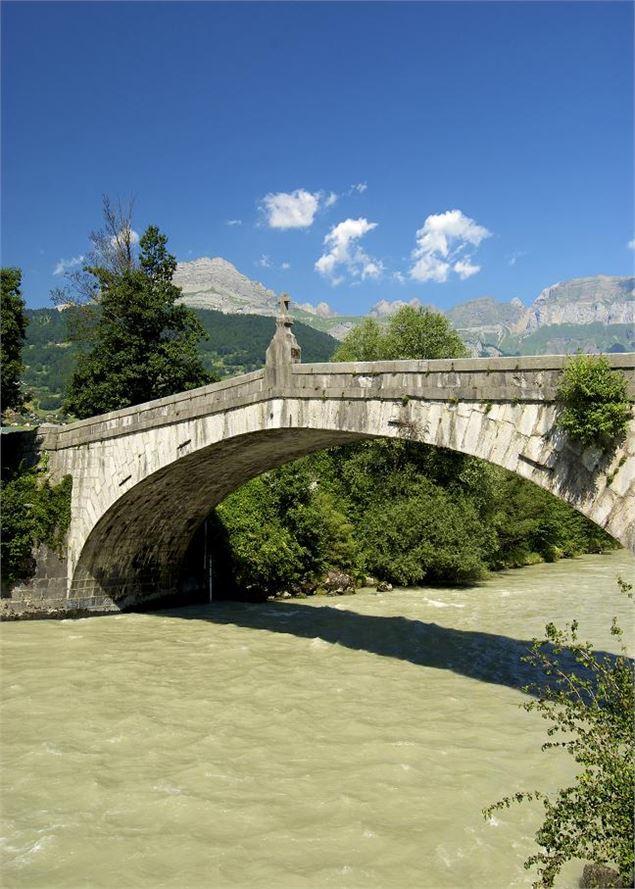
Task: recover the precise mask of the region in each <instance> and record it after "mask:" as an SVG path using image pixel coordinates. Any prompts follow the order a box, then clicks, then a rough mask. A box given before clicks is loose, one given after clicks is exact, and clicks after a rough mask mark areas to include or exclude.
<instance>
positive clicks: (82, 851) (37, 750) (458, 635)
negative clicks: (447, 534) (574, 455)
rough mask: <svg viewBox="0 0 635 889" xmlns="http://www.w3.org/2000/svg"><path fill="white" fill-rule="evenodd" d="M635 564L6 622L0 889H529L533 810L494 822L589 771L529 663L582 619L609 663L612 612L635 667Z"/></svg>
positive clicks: (557, 567) (574, 870) (615, 561)
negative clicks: (529, 688) (489, 813)
mask: <svg viewBox="0 0 635 889" xmlns="http://www.w3.org/2000/svg"><path fill="white" fill-rule="evenodd" d="M634 566H635V560H634V559H633V557H632V556H631V555H629V554H627V553H625V552H617V553H613V554H609V555H605V556H586V557H584V558H581V559H577V560H575V561H562V562H558V563H555V564H550V565H536V566H532V567H529V568H524V569H522V570H519V571H510V572H505V573H501V574H496V575H493V576H492V577H491V579H489V580H488V581H487V582H486V583H484V584H483V585H481V586H479V587H476V588H472V589H451V588H445V589H424V590H395V591H392V592H390V593H377V592H375V591H362V592H360V593H358V594H357V595H356V596H350V597H345V598H337V599H332V598H328V599H325V598H320V599H308V600H292V601H285V602H267V603H264V604H261V605H246V604H241V603H231V602H225V603H213V604H212V605H211V606H206V607H198V606H197V607H190V608H185V609H180V610H173V611H169V612H168V611H163V612H157V613H153V614H125V615H114V616H107V617H94V618H86V619H81V620H65V621H59V622H56V621H32V622H22V623H8V624H4V625H2V627H1V628H0V631H1V638H2V652H3V654H2V657H3V662H2V754H3V764H4V768H3V786H2V797H1V800H2V820H3V825H2V836H3V862H4V863H3V869H2V873H3V877H4V882H3V884H2V885H3V886H5V887H10V889H23V887H29V889H34V887H45V889H79V887H84V889H133V887H135V889H136V887H139V889H161V887H166V889H167V887H170V889H172V887H173V889H243V887H244V889H329V887H332V889H362V887H363V889H454V887H462V889H465V887H479V889H483V887H491V889H496V887H501V889H503V887H504V889H513V887H528V886H530V885H531V882H532V875H531V873H529V872H527V871H525V870H524V869H523V866H522V863H523V860H524V859H525V858H526V857H527V855H528V854H529V853H530V852H531V851H532V850H533V849H534V848H535V847H534V845H533V834H534V832H535V829H536V827H537V825H538V824H539V821H540V818H539V810H537V809H535V808H532V807H531V806H517V807H514V808H512V809H511V810H505V811H504V812H503V813H500V814H498V815H497V817H496V818H494V819H492V820H491V821H489V822H486V821H484V820H483V818H482V815H481V809H482V808H483V807H484V806H486V805H488V804H489V803H492V802H494V801H495V800H496V799H498V798H499V797H500V796H502V795H505V794H507V793H510V792H512V791H514V790H517V789H523V788H526V789H533V788H534V787H540V788H542V789H545V790H548V789H552V788H555V787H557V786H559V785H561V784H563V783H564V782H565V781H566V780H568V779H569V778H570V777H571V776H572V775H573V774H574V769H573V768H572V763H570V762H569V758H568V757H567V756H566V755H564V754H562V753H543V752H541V750H540V745H541V743H542V741H543V740H544V731H545V723H544V721H543V720H541V719H540V717H539V716H538V715H537V714H533V713H531V714H528V713H526V712H525V711H524V710H523V709H522V708H521V707H520V704H521V703H522V701H523V700H524V699H525V696H524V694H523V693H522V692H521V691H520V687H521V686H522V685H523V684H524V682H525V681H526V680H527V678H528V667H526V666H522V665H521V664H520V662H519V657H520V655H521V654H522V652H523V651H524V649H525V646H526V640H528V639H530V638H531V637H532V636H535V635H542V630H543V628H544V624H545V623H546V622H547V621H549V620H553V621H555V622H556V623H558V624H564V623H565V622H566V621H568V620H570V619H571V618H573V617H576V618H578V620H579V622H580V633H581V636H582V638H590V639H592V640H593V642H594V644H595V646H596V648H599V649H604V650H607V651H615V650H616V648H615V644H616V643H615V639H614V637H612V636H611V635H610V633H609V625H610V620H611V617H612V616H613V615H614V614H615V615H618V617H619V618H620V619H621V622H622V625H623V626H624V627H625V628H626V630H627V633H626V635H627V637H628V638H627V641H628V644H629V646H630V647H631V651H632V647H633V642H634V635H635V634H634V633H633V625H632V622H631V617H630V615H631V605H630V603H629V602H628V600H626V599H625V598H624V597H623V596H622V595H621V594H620V593H619V592H618V590H617V586H616V583H615V578H616V576H617V575H618V574H621V575H622V576H623V577H625V578H626V579H628V577H629V575H630V577H631V578H632V576H633V568H634ZM580 871H581V868H580V867H579V866H577V865H575V864H572V865H569V866H568V867H567V869H566V871H565V872H564V874H563V878H562V879H561V880H560V883H559V885H560V886H564V887H567V886H568V887H573V886H576V885H577V878H578V875H579V873H580Z"/></svg>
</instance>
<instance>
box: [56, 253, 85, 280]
mask: <svg viewBox="0 0 635 889" xmlns="http://www.w3.org/2000/svg"><path fill="white" fill-rule="evenodd" d="M83 261H84V256H83V254H82V255H81V256H73V258H72V259H60V261H59V262H58V263H57V265H56V266H55V268H54V269H53V274H54V275H63V274H64V272H67V271H68V270H69V269H74V268H75V267H76V266H78V265H81V264H82V263H83Z"/></svg>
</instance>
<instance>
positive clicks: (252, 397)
mask: <svg viewBox="0 0 635 889" xmlns="http://www.w3.org/2000/svg"><path fill="white" fill-rule="evenodd" d="M567 360H568V359H567V356H563V355H537V356H523V357H520V358H462V359H447V358H444V359H436V360H432V361H369V362H341V363H340V362H324V363H314V364H299V363H290V364H289V365H288V367H287V372H286V373H284V374H283V373H280V374H273V375H272V374H271V373H270V372H268V371H267V369H265V370H258V371H254V372H252V373H248V374H243V375H241V376H238V377H232V378H231V379H229V380H224V381H222V382H220V383H212V384H211V385H208V386H203V387H201V388H199V389H192V390H190V391H188V392H181V393H179V394H178V395H172V396H169V397H166V398H160V399H157V400H155V401H149V402H146V403H145V404H140V405H135V406H134V407H131V408H125V409H124V410H119V411H112V412H111V413H108V414H102V415H100V416H97V417H90V418H89V419H87V420H80V421H78V422H76V423H71V424H69V425H68V426H43V427H41V428H40V433H41V436H42V447H43V448H44V449H46V450H61V449H64V448H73V447H78V446H81V445H86V444H90V443H91V442H99V441H104V440H106V439H111V438H118V437H120V436H124V435H131V434H133V433H138V432H143V431H145V430H150V429H156V428H159V427H162V426H172V425H174V424H176V423H181V422H183V421H186V420H195V419H198V418H200V417H206V416H210V415H213V414H218V413H223V412H226V411H230V410H235V409H237V408H241V407H246V406H247V405H250V404H255V403H257V402H261V401H266V400H270V399H271V398H296V399H298V398H299V399H306V398H328V399H333V398H335V399H343V400H350V401H358V400H368V399H369V398H379V399H386V400H388V399H402V398H408V399H412V400H418V401H431V402H449V403H454V402H457V401H460V402H482V403H492V404H493V403H497V402H500V403H514V404H517V403H525V402H528V403H535V402H538V403H542V404H549V403H552V402H553V401H554V398H555V394H556V390H557V388H558V385H559V382H560V378H561V374H562V371H563V369H564V367H565V365H566V362H567ZM609 360H610V364H611V367H613V368H614V369H619V370H621V371H622V372H623V373H624V374H625V376H626V377H627V380H628V383H629V392H630V396H631V398H633V399H634V400H635V354H630V353H629V354H618V355H612V356H609Z"/></svg>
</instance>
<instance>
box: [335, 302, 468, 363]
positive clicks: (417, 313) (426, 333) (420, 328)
mask: <svg viewBox="0 0 635 889" xmlns="http://www.w3.org/2000/svg"><path fill="white" fill-rule="evenodd" d="M466 355H467V349H466V348H465V345H464V343H463V341H462V339H461V337H460V336H459V335H458V333H457V332H456V331H455V330H452V328H451V327H450V323H449V321H448V320H447V318H445V317H444V316H443V315H441V314H439V313H438V312H430V311H428V310H427V309H423V308H414V307H413V306H402V308H401V309H399V310H398V311H397V312H395V314H394V315H393V316H392V317H391V318H390V321H389V322H388V326H387V327H386V328H385V329H382V327H381V326H380V325H379V323H378V322H377V321H376V320H375V319H374V318H366V319H365V320H364V321H362V323H361V324H358V325H356V326H355V327H353V329H352V330H351V331H350V332H349V333H348V334H347V336H346V337H345V338H344V340H343V341H342V344H341V345H340V346H339V347H338V348H337V349H336V351H335V354H334V355H333V360H334V361H381V360H384V361H394V360H398V359H405V358H411V359H421V358H464V357H465V356H466Z"/></svg>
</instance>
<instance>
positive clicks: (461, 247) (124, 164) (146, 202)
mask: <svg viewBox="0 0 635 889" xmlns="http://www.w3.org/2000/svg"><path fill="white" fill-rule="evenodd" d="M2 26H3V27H2V187H3V198H2V263H3V264H4V265H17V266H20V267H21V268H22V269H23V274H24V294H25V297H26V299H27V303H28V305H30V306H42V305H48V304H50V303H49V292H50V290H51V288H53V287H55V286H57V285H59V284H60V283H61V281H62V276H61V275H59V274H57V275H55V274H54V272H55V270H57V271H58V272H59V271H60V269H61V266H60V263H62V265H64V264H66V265H68V264H69V263H70V262H71V261H72V260H77V259H78V257H80V256H82V255H83V254H84V253H85V251H86V249H87V246H88V244H87V235H88V232H89V231H90V230H91V229H95V228H98V227H99V224H100V206H101V196H102V194H104V193H106V194H109V195H111V196H113V197H117V196H121V197H125V196H127V195H130V194H134V195H135V198H136V209H135V221H134V227H135V229H136V230H137V231H139V232H141V231H142V230H143V229H144V228H145V226H146V225H148V224H150V223H155V224H157V225H159V226H160V228H161V229H162V230H163V231H165V232H166V234H167V235H168V237H169V246H170V248H171V250H172V252H174V253H175V254H176V256H177V258H178V259H179V260H188V259H193V258H196V257H199V256H223V257H224V258H226V259H228V260H230V261H231V262H233V263H234V264H235V265H236V266H237V267H238V268H239V269H240V270H241V271H242V272H243V273H245V274H246V275H249V276H250V277H253V278H257V279H258V280H261V281H262V282H263V283H264V284H265V285H267V286H268V287H271V288H273V289H274V290H276V291H278V290H282V289H285V290H287V291H288V292H289V293H290V294H291V296H292V298H293V299H295V300H297V301H298V302H307V301H308V302H311V303H317V302H320V301H326V302H328V303H330V304H331V305H332V306H333V307H334V308H335V309H336V310H337V311H339V312H346V313H361V312H365V311H367V310H368V309H369V308H370V306H371V305H372V304H374V303H376V302H377V301H378V300H381V299H389V300H390V299H413V298H418V299H420V300H421V301H422V302H426V303H433V304H436V305H438V306H441V307H447V306H450V305H454V304H455V303H457V302H462V301H464V300H466V299H471V298H475V297H478V296H482V295H486V294H488V295H492V296H495V297H498V298H500V299H510V298H512V297H514V296H518V297H520V298H521V299H522V300H523V301H524V302H526V303H529V302H531V301H532V300H533V299H534V298H535V297H536V296H537V294H538V293H539V291H540V290H541V289H542V288H543V287H546V286H548V285H550V284H553V283H555V282H556V281H560V280H565V279H567V278H572V277H578V276H586V275H595V274H617V275H624V274H632V273H633V259H634V256H635V253H634V252H633V249H632V248H629V246H628V244H629V242H631V241H632V239H634V238H635V232H634V230H633V4H631V3H630V2H598V3H595V2H575V0H571V2H528V3H524V2H466V3H462V2H446V3H442V2H421V3H418V2H410V3H400V2H391V3H381V2H376V3H365V2H354V3H308V2H301V3H229V4H226V3H205V2H195V3H186V2H179V3H170V2H164V3H154V2H140V3H135V2H114V3H98V2H90V3H83V2H72V3H57V2H46V3H35V2H4V3H3V4H2ZM230 223H231V224H230Z"/></svg>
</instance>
